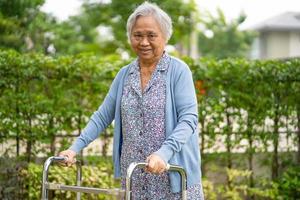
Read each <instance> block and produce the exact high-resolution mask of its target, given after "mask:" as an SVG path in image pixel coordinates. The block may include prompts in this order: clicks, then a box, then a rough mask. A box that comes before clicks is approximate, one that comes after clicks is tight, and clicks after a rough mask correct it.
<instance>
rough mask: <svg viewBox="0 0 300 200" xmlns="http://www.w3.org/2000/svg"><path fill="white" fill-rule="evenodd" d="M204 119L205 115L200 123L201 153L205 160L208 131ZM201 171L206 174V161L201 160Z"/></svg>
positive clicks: (202, 158)
mask: <svg viewBox="0 0 300 200" xmlns="http://www.w3.org/2000/svg"><path fill="white" fill-rule="evenodd" d="M204 119H205V116H202V117H201V118H200V124H201V130H200V134H201V147H200V148H201V149H200V153H201V160H205V159H204V150H205V145H204V144H205V137H204V136H205V134H206V131H205V128H204ZM201 171H202V175H203V176H204V175H205V163H204V162H201Z"/></svg>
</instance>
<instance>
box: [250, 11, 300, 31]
mask: <svg viewBox="0 0 300 200" xmlns="http://www.w3.org/2000/svg"><path fill="white" fill-rule="evenodd" d="M252 29H254V30H257V31H291V30H298V31H300V12H286V13H283V14H280V15H277V16H275V17H273V18H270V19H267V20H265V21H263V22H261V23H259V24H257V25H255V26H254V27H252Z"/></svg>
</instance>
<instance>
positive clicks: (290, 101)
mask: <svg viewBox="0 0 300 200" xmlns="http://www.w3.org/2000/svg"><path fill="white" fill-rule="evenodd" d="M184 60H185V61H186V62H187V63H188V65H189V66H190V68H191V70H192V72H193V76H194V81H195V86H196V92H197V96H198V102H199V124H200V129H201V135H200V137H201V152H205V151H206V150H207V149H209V148H210V147H211V146H212V145H214V144H215V141H216V139H217V138H218V137H219V136H222V137H224V138H225V141H224V145H225V148H226V152H225V162H223V163H224V164H223V165H224V167H227V168H228V169H232V168H236V167H238V166H237V164H236V163H234V162H233V153H232V151H233V149H234V148H246V152H245V153H246V157H247V162H248V163H247V167H246V168H244V169H242V170H249V171H252V172H253V173H252V174H250V177H248V179H249V186H250V187H251V188H252V187H254V186H255V185H258V184H259V183H258V182H257V181H255V180H254V177H255V173H256V172H255V171H254V168H253V162H254V161H253V155H254V154H255V153H257V152H266V151H267V149H269V147H272V148H273V149H274V150H273V152H272V153H271V156H269V158H268V159H267V160H266V161H264V162H265V164H266V165H267V166H268V167H269V168H270V170H269V171H270V174H269V177H267V178H272V179H273V180H274V181H276V178H278V177H281V176H282V173H283V172H284V171H285V170H286V169H288V168H290V166H292V165H294V164H296V163H298V164H299V163H300V159H299V157H300V154H299V149H298V153H297V154H291V155H296V156H292V157H285V156H281V155H280V154H279V152H278V151H279V144H280V139H281V138H282V137H280V134H281V133H282V132H284V133H285V137H286V138H289V139H290V140H291V141H293V143H292V146H296V147H297V146H299V141H300V139H299V138H300V132H299V130H300V101H299V99H300V60H299V59H290V60H266V61H259V60H254V61H251V60H246V59H225V60H214V59H206V58H201V59H200V60H194V59H191V58H184ZM129 62H130V61H124V60H122V59H120V57H119V56H116V55H111V56H108V57H98V56H96V55H93V54H80V55H76V56H64V57H57V58H53V57H48V56H45V55H40V54H24V55H22V54H19V53H17V52H14V51H0V77H1V78H0V105H1V106H0V143H4V142H5V141H6V140H8V139H13V140H15V141H16V145H15V146H12V147H11V148H10V149H8V150H7V154H10V155H11V153H12V152H13V153H15V155H16V156H21V154H20V153H19V149H20V145H21V142H25V146H26V154H25V156H26V160H27V162H30V161H32V160H33V158H35V155H36V154H37V153H39V152H42V153H45V154H47V155H49V156H50V155H53V154H55V153H56V152H57V151H59V150H58V149H55V139H56V137H61V136H68V135H71V134H74V130H75V131H76V132H77V133H79V132H80V131H81V129H82V128H83V127H84V125H85V124H86V122H87V120H88V118H89V116H90V115H91V114H92V112H93V111H94V110H95V109H97V107H98V106H99V105H100V104H101V101H102V100H103V98H104V96H105V94H106V92H107V91H108V88H109V86H110V84H111V81H112V80H113V78H114V77H115V75H116V73H117V72H118V70H119V69H120V67H121V66H124V65H126V64H127V63H129ZM266 120H269V121H270V120H271V121H272V123H271V124H269V125H268V126H267V125H266V123H265V122H266ZM108 133H110V132H108ZM242 140H246V141H247V144H245V145H244V146H242V145H241V141H242ZM257 142H259V143H261V144H263V146H262V147H260V148H259V147H258V146H257V145H256V143H257ZM37 143H39V144H44V145H46V147H47V148H45V146H38V145H36V144H37ZM62 145H63V148H64V147H65V146H67V144H66V143H64V144H62ZM289 145H290V144H289ZM289 145H288V147H289ZM287 151H291V150H289V148H288V149H287ZM292 153H293V152H292ZM202 156H203V161H204V162H203V173H204V175H205V174H206V170H207V168H206V167H205V164H206V163H205V162H206V157H205V156H206V155H205V154H203V155H202ZM262 162H263V161H262ZM1 165H2V163H1ZM14 172H15V173H19V172H18V171H14ZM233 184H234V182H233V181H232V180H230V178H229V176H228V178H227V186H228V187H229V188H232V185H233ZM7 190H9V188H8V189H7Z"/></svg>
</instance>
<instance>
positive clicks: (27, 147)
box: [26, 117, 32, 163]
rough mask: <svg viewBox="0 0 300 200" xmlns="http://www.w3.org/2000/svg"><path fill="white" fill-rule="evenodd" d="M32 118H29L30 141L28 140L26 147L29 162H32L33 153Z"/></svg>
mask: <svg viewBox="0 0 300 200" xmlns="http://www.w3.org/2000/svg"><path fill="white" fill-rule="evenodd" d="M31 125H32V124H31V118H30V117H28V130H29V131H28V136H29V137H28V139H27V146H26V155H27V162H28V163H29V162H30V161H31V151H32V129H31V128H32V127H31Z"/></svg>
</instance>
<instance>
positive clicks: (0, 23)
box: [0, 0, 45, 51]
mask: <svg viewBox="0 0 300 200" xmlns="http://www.w3.org/2000/svg"><path fill="white" fill-rule="evenodd" d="M43 3H44V0H23V1H19V0H1V1H0V48H1V49H9V48H13V49H15V50H18V51H27V50H30V49H32V45H33V43H35V41H34V40H33V38H32V34H33V33H34V32H33V29H32V28H33V26H32V24H33V22H34V21H35V20H36V19H37V16H38V15H39V14H40V13H41V12H40V11H39V6H41V5H42V4H43ZM44 23H45V22H44ZM35 33H36V32H35Z"/></svg>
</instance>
